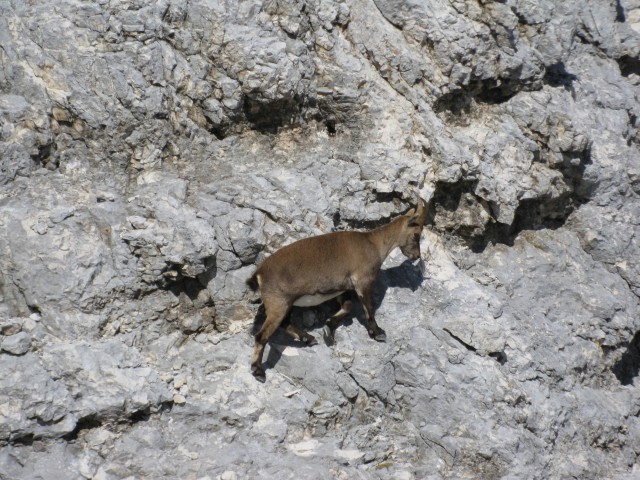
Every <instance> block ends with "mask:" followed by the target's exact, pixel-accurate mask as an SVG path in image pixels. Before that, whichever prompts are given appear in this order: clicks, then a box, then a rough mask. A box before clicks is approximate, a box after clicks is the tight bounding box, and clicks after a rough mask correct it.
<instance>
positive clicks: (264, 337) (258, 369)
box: [251, 299, 291, 382]
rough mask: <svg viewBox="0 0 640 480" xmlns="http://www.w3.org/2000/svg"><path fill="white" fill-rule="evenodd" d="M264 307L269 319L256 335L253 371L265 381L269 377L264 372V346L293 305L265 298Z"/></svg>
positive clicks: (259, 379) (254, 374)
mask: <svg viewBox="0 0 640 480" xmlns="http://www.w3.org/2000/svg"><path fill="white" fill-rule="evenodd" d="M263 303H264V308H265V310H266V312H267V319H266V320H265V321H264V324H263V325H262V328H261V329H260V331H259V332H258V333H257V334H256V336H255V340H256V342H255V346H254V349H253V357H252V359H251V373H253V376H254V377H256V380H258V381H260V382H264V381H265V380H266V379H267V377H266V375H265V373H264V367H263V365H262V354H263V353H264V347H265V345H266V344H267V341H268V340H269V338H270V337H271V335H273V333H274V332H275V331H276V330H277V329H278V327H279V326H280V324H281V323H282V320H284V318H285V316H286V315H287V313H288V312H289V309H290V308H291V305H288V304H287V302H285V301H280V300H278V301H275V300H270V301H267V300H265V299H263Z"/></svg>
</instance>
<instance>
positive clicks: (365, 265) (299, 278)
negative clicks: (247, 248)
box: [255, 231, 381, 297]
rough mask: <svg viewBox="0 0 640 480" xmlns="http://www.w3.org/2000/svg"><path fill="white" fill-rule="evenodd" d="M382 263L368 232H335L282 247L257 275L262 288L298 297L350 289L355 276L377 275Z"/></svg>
mask: <svg viewBox="0 0 640 480" xmlns="http://www.w3.org/2000/svg"><path fill="white" fill-rule="evenodd" d="M380 263H381V262H380V259H379V254H378V252H377V250H376V248H375V246H374V245H373V243H372V242H371V240H370V239H369V236H368V234H367V232H353V231H346V232H333V233H327V234H324V235H319V236H316V237H309V238H305V239H302V240H298V241H297V242H294V243H292V244H290V245H287V246H285V247H282V248H281V249H280V250H278V251H276V252H275V253H274V254H273V255H271V256H270V257H268V258H267V259H266V260H265V261H264V262H263V263H262V265H260V267H259V268H258V270H257V271H256V274H255V275H256V276H257V277H258V278H259V283H260V289H261V291H263V292H264V291H271V292H282V293H285V292H286V294H287V295H288V296H291V297H296V296H300V295H308V294H315V293H329V292H336V291H341V290H351V289H352V288H353V283H352V278H353V277H354V276H360V277H361V276H364V275H370V274H373V275H375V274H376V273H377V271H378V270H379V268H380Z"/></svg>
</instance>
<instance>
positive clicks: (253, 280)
mask: <svg viewBox="0 0 640 480" xmlns="http://www.w3.org/2000/svg"><path fill="white" fill-rule="evenodd" d="M247 286H248V287H249V288H250V289H251V290H252V291H254V292H255V291H256V290H258V288H260V284H259V283H258V275H257V274H255V273H254V274H253V275H251V276H250V277H249V278H247Z"/></svg>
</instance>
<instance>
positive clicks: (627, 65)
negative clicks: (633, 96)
mask: <svg viewBox="0 0 640 480" xmlns="http://www.w3.org/2000/svg"><path fill="white" fill-rule="evenodd" d="M618 65H619V66H620V73H621V74H622V75H624V76H625V77H628V76H629V75H632V74H635V75H640V59H638V58H636V57H630V56H628V55H624V56H622V57H620V58H619V59H618Z"/></svg>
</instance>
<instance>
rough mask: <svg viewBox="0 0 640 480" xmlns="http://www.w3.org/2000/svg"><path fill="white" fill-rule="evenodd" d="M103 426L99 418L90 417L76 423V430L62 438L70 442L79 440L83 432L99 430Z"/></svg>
mask: <svg viewBox="0 0 640 480" xmlns="http://www.w3.org/2000/svg"><path fill="white" fill-rule="evenodd" d="M101 426H102V422H101V421H100V420H99V419H98V418H97V416H96V415H88V416H86V417H83V418H81V419H80V420H78V423H76V428H74V429H73V430H72V431H71V432H69V433H67V434H66V435H63V436H62V438H63V439H64V440H66V441H68V442H69V441H73V440H76V439H77V438H78V435H79V434H80V432H81V431H82V430H91V429H93V428H98V427H101Z"/></svg>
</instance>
